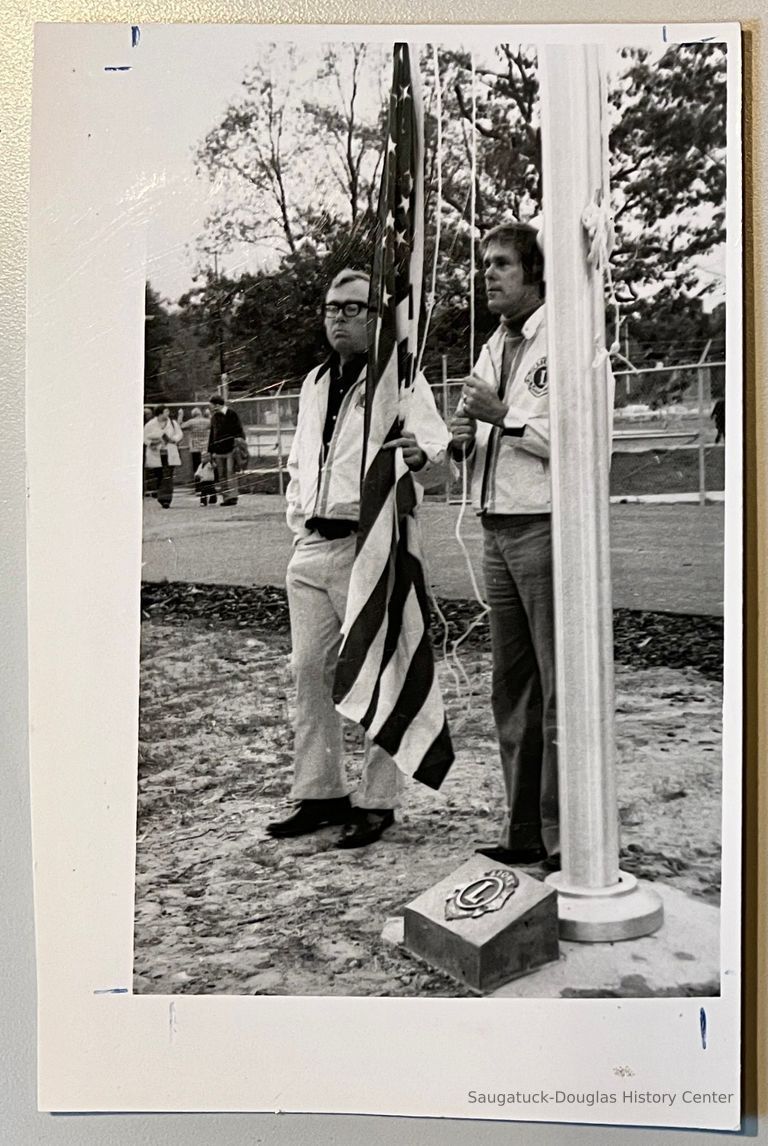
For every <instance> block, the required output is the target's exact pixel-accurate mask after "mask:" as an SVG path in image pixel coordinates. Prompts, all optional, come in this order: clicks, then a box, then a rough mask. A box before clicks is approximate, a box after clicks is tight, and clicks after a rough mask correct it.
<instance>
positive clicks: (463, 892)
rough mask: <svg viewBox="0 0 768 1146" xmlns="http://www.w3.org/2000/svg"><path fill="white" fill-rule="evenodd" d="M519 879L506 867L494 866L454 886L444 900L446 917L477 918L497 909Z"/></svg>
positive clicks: (506, 898) (510, 893)
mask: <svg viewBox="0 0 768 1146" xmlns="http://www.w3.org/2000/svg"><path fill="white" fill-rule="evenodd" d="M519 882H520V880H519V879H518V878H517V876H516V875H515V873H514V872H513V871H509V869H507V868H494V869H493V871H489V872H487V873H486V874H485V875H483V876H480V878H479V879H473V880H470V882H469V883H463V884H460V885H459V886H458V887H455V888H454V889H453V891H452V892H451V894H450V895H449V896H448V898H447V899H446V901H445V918H446V919H467V918H470V919H478V918H479V917H480V916H481V915H485V913H486V912H488V911H499V910H500V909H501V908H502V907H503V906H504V904H505V903H506V902H507V900H508V899H509V897H510V895H513V894H514V891H515V888H516V887H517V885H518V884H519Z"/></svg>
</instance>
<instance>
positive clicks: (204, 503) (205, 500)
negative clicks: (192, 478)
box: [200, 497, 208, 505]
mask: <svg viewBox="0 0 768 1146" xmlns="http://www.w3.org/2000/svg"><path fill="white" fill-rule="evenodd" d="M200 504H201V505H207V504H208V498H207V497H201V498H200Z"/></svg>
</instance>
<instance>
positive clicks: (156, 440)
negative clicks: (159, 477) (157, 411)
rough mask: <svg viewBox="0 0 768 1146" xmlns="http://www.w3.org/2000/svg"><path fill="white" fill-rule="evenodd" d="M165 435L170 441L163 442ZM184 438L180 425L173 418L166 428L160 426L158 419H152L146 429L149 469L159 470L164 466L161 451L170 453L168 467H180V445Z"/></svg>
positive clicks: (145, 439) (145, 441)
mask: <svg viewBox="0 0 768 1146" xmlns="http://www.w3.org/2000/svg"><path fill="white" fill-rule="evenodd" d="M163 435H165V437H166V438H167V439H168V440H167V441H163ZM183 437H184V434H183V432H182V430H181V429H180V428H179V423H178V422H175V421H174V420H173V418H169V419H168V421H167V422H166V423H165V425H164V426H161V425H160V422H159V421H158V420H157V418H150V419H149V421H148V422H147V424H146V426H145V427H144V445H145V446H146V447H147V450H146V455H145V458H144V464H145V466H146V467H147V469H150V470H152V469H158V468H159V467H160V466H161V465H162V464H163V461H162V458H161V457H160V451H161V450H167V451H168V465H169V466H180V465H181V457H180V456H179V451H178V444H179V442H180V441H181V439H182V438H183Z"/></svg>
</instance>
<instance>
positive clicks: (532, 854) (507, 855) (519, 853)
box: [475, 847, 547, 867]
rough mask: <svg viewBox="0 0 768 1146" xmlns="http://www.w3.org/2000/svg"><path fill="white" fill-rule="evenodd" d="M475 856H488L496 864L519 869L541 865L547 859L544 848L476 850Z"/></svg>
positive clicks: (488, 848) (491, 848)
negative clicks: (530, 865) (536, 864)
mask: <svg viewBox="0 0 768 1146" xmlns="http://www.w3.org/2000/svg"><path fill="white" fill-rule="evenodd" d="M475 855H478V856H486V858H487V859H490V860H493V862H494V863H504V864H507V865H508V866H509V867H517V866H518V865H520V866H523V867H524V866H525V865H526V864H534V863H541V862H542V860H545V859H546V858H547V853H546V852H545V851H544V848H502V847H487V848H475Z"/></svg>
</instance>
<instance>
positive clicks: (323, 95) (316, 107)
mask: <svg viewBox="0 0 768 1146" xmlns="http://www.w3.org/2000/svg"><path fill="white" fill-rule="evenodd" d="M382 58H383V57H382V55H381V53H377V52H375V51H374V50H373V49H371V47H370V46H366V45H365V44H339V45H334V46H331V47H328V48H326V49H325V50H324V52H323V55H322V57H321V60H320V63H319V65H318V66H317V67H316V68H315V72H314V75H312V74H311V58H310V57H309V56H308V54H307V53H304V54H302V53H299V52H298V50H297V48H296V47H295V45H292V44H273V45H271V47H270V48H269V50H268V51H267V52H266V53H265V55H264V58H263V59H261V60H259V61H258V62H257V63H256V64H254V66H253V67H252V68H251V70H250V71H249V73H248V75H247V76H246V77H245V79H244V80H243V89H244V92H243V94H242V96H241V97H240V99H238V100H236V101H233V102H232V103H231V104H230V105H229V107H228V108H227V110H226V112H225V114H224V116H223V118H222V120H221V121H220V123H218V124H217V125H216V126H215V127H214V128H213V129H212V130H211V131H209V132H208V134H207V135H206V137H205V139H204V140H203V141H202V143H201V145H200V146H199V148H198V150H197V155H196V161H197V169H198V173H200V174H205V175H207V176H208V178H209V179H210V180H211V181H212V183H213V184H214V186H215V187H217V188H218V189H219V203H218V205H217V207H216V208H215V209H214V210H213V211H212V213H211V215H210V216H209V218H208V219H207V220H206V231H205V236H204V238H203V240H202V242H201V247H202V249H203V250H207V251H209V252H210V251H213V250H226V249H227V248H228V247H230V246H231V245H232V244H233V243H234V242H245V243H249V244H253V245H261V246H264V247H268V248H269V251H270V253H271V254H272V255H274V254H275V253H276V254H277V255H278V256H282V255H291V256H295V255H296V254H297V252H298V250H299V248H300V246H301V244H302V243H303V242H305V241H307V240H312V241H314V242H319V241H322V237H323V230H324V228H325V226H326V224H327V222H328V220H329V219H336V218H346V219H348V220H349V222H350V223H351V225H352V226H353V227H355V226H357V225H358V223H359V221H360V216H361V214H364V213H366V212H367V213H368V214H369V215H370V213H371V212H372V211H375V198H374V194H373V189H374V185H375V181H376V177H377V172H378V168H379V165H380V146H379V144H380V138H381V136H380V123H381V101H379V102H378V104H376V105H375V106H374V107H373V108H371V107H370V106H369V107H367V108H365V107H364V102H365V101H364V100H363V94H362V92H361V89H360V76H361V71H362V69H363V67H364V65H368V67H369V70H372V71H373V73H374V74H375V72H376V69H377V68H378V69H380V68H381V66H382ZM368 102H369V103H370V101H368ZM267 261H269V260H267ZM271 261H274V259H272V260H271Z"/></svg>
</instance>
